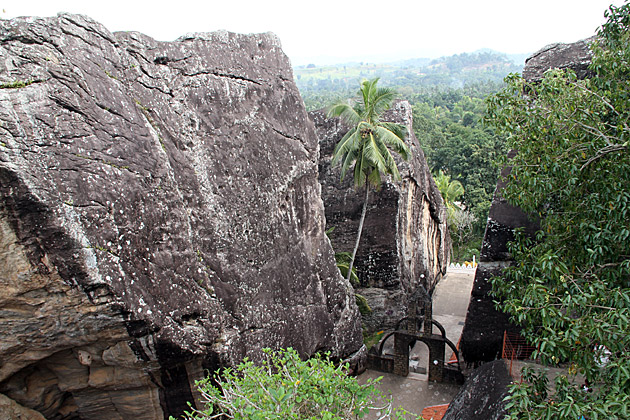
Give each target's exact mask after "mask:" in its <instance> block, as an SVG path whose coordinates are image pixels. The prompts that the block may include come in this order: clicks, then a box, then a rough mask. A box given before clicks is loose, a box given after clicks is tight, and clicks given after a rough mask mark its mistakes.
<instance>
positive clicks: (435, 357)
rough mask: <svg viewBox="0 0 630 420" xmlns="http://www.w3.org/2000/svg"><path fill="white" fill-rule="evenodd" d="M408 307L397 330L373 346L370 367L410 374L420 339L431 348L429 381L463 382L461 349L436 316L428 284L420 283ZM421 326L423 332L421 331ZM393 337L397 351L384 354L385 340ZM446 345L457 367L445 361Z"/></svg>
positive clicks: (405, 374) (369, 360) (388, 371)
mask: <svg viewBox="0 0 630 420" xmlns="http://www.w3.org/2000/svg"><path fill="white" fill-rule="evenodd" d="M407 307H408V310H407V316H406V317H404V318H402V319H401V320H399V321H398V323H397V324H396V328H395V329H394V331H393V332H390V333H389V334H387V335H385V336H384V337H383V339H382V340H381V341H380V343H379V344H378V345H376V346H373V347H372V348H371V349H370V352H369V353H368V368H370V369H374V370H379V371H382V372H387V373H393V374H395V375H400V376H407V375H408V374H409V350H410V348H411V347H413V344H414V343H415V342H416V341H421V342H423V343H425V344H426V345H427V347H428V348H429V368H428V376H429V380H430V381H437V382H452V383H460V384H461V383H463V382H464V375H463V374H462V370H461V365H460V361H459V351H458V350H457V348H456V347H455V345H453V343H452V342H451V341H450V340H449V339H448V338H446V331H445V330H444V327H442V325H441V324H440V323H439V322H437V321H436V320H434V319H433V315H432V314H433V303H432V299H431V296H430V295H429V293H427V291H426V290H425V289H424V287H422V286H420V287H419V288H418V289H416V291H415V292H414V293H413V294H412V295H411V297H410V298H409V302H408V305H407ZM419 308H420V309H421V313H420V314H419V313H418V309H419ZM419 326H420V327H421V328H422V331H419V329H418V327H419ZM433 326H436V327H437V328H438V330H439V331H440V334H433ZM391 337H393V338H394V354H393V355H390V354H383V347H384V345H385V342H386V341H387V340H388V339H390V338H391ZM446 346H449V347H450V348H451V349H452V350H453V352H454V354H455V356H456V358H457V364H456V365H455V367H453V366H451V365H449V364H447V363H445V361H444V351H445V350H446Z"/></svg>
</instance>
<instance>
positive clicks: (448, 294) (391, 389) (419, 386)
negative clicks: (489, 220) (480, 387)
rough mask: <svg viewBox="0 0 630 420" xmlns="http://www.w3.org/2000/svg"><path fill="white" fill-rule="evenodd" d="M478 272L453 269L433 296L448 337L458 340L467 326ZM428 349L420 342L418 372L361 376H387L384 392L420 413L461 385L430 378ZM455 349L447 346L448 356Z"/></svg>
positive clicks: (416, 355)
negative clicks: (470, 302)
mask: <svg viewBox="0 0 630 420" xmlns="http://www.w3.org/2000/svg"><path fill="white" fill-rule="evenodd" d="M474 276H475V275H474V271H473V270H457V271H455V270H452V271H451V272H449V274H448V275H447V276H446V277H445V278H444V279H443V280H442V281H441V282H440V283H439V284H438V285H437V287H436V290H435V293H434V296H433V317H434V319H436V320H437V321H438V322H439V323H441V324H442V325H443V326H444V328H445V330H446V336H447V338H448V339H449V340H451V341H452V342H453V343H455V344H457V342H458V341H459V337H460V335H461V332H462V329H463V328H464V321H465V319H466V311H467V310H468V302H469V300H470V291H471V289H472V284H473V280H474ZM434 328H435V327H434ZM428 353H429V352H428V349H427V347H426V346H425V345H424V344H423V343H421V342H418V343H416V345H415V347H414V349H413V351H412V354H411V359H412V360H411V363H410V366H411V368H412V369H414V370H415V371H416V373H410V374H409V376H407V377H406V378H405V377H401V376H397V375H392V374H387V373H383V372H377V371H372V370H368V371H366V372H365V373H363V374H362V375H360V376H359V381H360V382H361V383H364V382H365V381H367V380H368V379H369V378H372V379H374V378H377V377H379V376H383V379H382V381H381V383H380V385H379V388H380V389H381V391H383V393H384V394H386V395H391V396H392V400H393V403H394V407H402V408H404V409H405V410H407V411H410V412H412V413H415V414H417V415H420V413H421V412H422V409H423V408H424V407H427V406H430V405H439V404H447V403H449V402H450V401H451V400H452V399H453V397H454V396H455V395H456V394H457V392H458V391H459V386H457V385H448V384H441V383H436V382H429V381H428V379H427V375H426V374H424V372H426V369H427V367H428V363H429V360H428V358H429V354H428ZM451 353H452V352H451V350H450V349H449V348H448V347H447V350H446V360H448V359H449V358H450V357H451ZM377 418H378V415H377V413H376V412H374V413H370V416H368V417H367V419H368V420H372V419H377Z"/></svg>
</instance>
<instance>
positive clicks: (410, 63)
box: [294, 52, 523, 261]
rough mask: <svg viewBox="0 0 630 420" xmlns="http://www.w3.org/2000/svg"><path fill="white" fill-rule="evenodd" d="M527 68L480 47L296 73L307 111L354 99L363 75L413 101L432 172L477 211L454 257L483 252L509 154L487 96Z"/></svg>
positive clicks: (419, 135) (416, 128) (415, 121)
mask: <svg viewBox="0 0 630 420" xmlns="http://www.w3.org/2000/svg"><path fill="white" fill-rule="evenodd" d="M522 68H523V65H522V64H521V63H520V62H519V64H516V63H515V62H514V61H513V60H511V59H510V58H508V57H507V56H506V55H504V54H499V53H495V52H478V53H471V54H467V53H464V54H458V55H453V56H450V57H442V58H439V59H435V60H429V59H415V60H406V61H401V62H397V63H388V64H371V63H347V64H339V65H333V66H316V65H312V64H311V65H308V66H299V67H296V68H294V74H295V79H296V83H297V86H298V88H299V90H300V93H301V95H302V97H303V99H304V103H305V105H306V108H307V109H308V110H309V111H310V110H315V109H321V108H325V107H327V106H329V105H331V104H332V103H334V102H336V101H338V100H342V99H349V98H352V97H354V96H355V95H356V93H357V90H358V87H359V83H360V81H361V80H363V79H373V78H375V77H379V78H380V82H379V85H382V86H390V87H394V88H395V89H396V90H397V92H398V93H399V97H400V98H401V99H405V100H407V101H409V102H410V103H411V105H412V109H413V130H414V133H415V135H416V137H417V138H418V140H419V141H420V144H421V146H422V148H423V150H424V153H425V156H426V158H427V161H428V164H429V167H430V169H431V171H432V173H433V174H434V176H437V174H438V173H439V171H443V172H444V173H445V174H447V175H449V176H450V177H451V179H452V180H456V181H459V182H461V184H462V186H463V187H464V190H465V193H464V195H463V196H462V197H461V199H460V200H461V205H462V207H463V208H465V209H466V210H467V211H468V212H470V213H471V214H472V215H473V216H474V219H475V221H474V222H473V223H472V225H470V226H469V227H468V228H467V229H468V231H467V232H456V231H453V230H452V231H451V236H452V237H453V240H454V244H455V249H454V259H455V260H458V261H464V260H470V259H471V258H472V255H477V256H478V255H479V250H480V246H481V238H482V236H483V232H484V229H485V225H486V220H487V217H488V210H489V208H490V204H491V202H492V194H493V192H494V189H495V186H496V182H497V178H498V174H499V168H498V166H497V165H496V163H495V162H496V161H497V160H498V159H499V158H500V157H501V156H503V155H504V154H505V153H506V152H507V150H506V142H505V139H504V138H503V137H501V136H499V135H496V134H495V133H494V132H493V131H492V130H491V129H489V128H487V127H485V126H484V125H483V123H482V118H483V115H484V113H485V110H486V105H485V98H486V97H487V96H488V95H490V94H492V93H495V92H497V91H499V90H500V89H501V87H502V86H503V79H504V77H505V76H507V75H508V74H509V73H516V72H521V71H522Z"/></svg>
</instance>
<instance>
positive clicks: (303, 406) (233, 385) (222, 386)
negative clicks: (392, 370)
mask: <svg viewBox="0 0 630 420" xmlns="http://www.w3.org/2000/svg"><path fill="white" fill-rule="evenodd" d="M263 353H264V356H265V357H264V359H263V361H262V363H261V364H255V363H254V362H252V361H251V360H248V359H245V360H244V361H243V362H242V363H241V364H240V365H238V366H237V367H236V368H234V369H231V368H227V369H224V370H222V371H221V372H220V373H216V374H215V375H214V377H213V378H211V377H207V378H206V379H204V380H202V381H198V382H197V383H196V385H197V387H198V389H199V391H200V393H201V395H202V402H203V403H204V407H203V408H202V409H201V410H197V409H192V411H191V412H186V415H185V418H186V419H188V420H209V419H214V418H222V416H224V415H225V416H226V417H225V418H233V419H247V420H257V419H260V420H263V419H265V420H266V419H282V420H285V419H300V420H303V419H312V420H315V419H316V420H322V419H325V420H333V419H334V420H342V419H359V418H363V417H364V416H365V415H366V414H367V413H368V412H369V411H370V409H379V410H381V417H380V418H381V419H389V418H391V417H390V413H391V401H389V400H386V399H384V398H383V396H382V394H381V393H380V391H379V390H377V389H376V387H375V386H374V385H375V383H377V382H378V381H379V380H380V378H379V379H377V380H376V381H371V380H370V381H368V382H367V383H366V384H365V385H360V384H359V383H358V382H357V380H356V378H353V377H350V376H348V375H347V374H346V371H347V368H348V366H347V364H346V365H340V366H335V364H334V363H332V362H331V361H330V360H328V359H327V358H323V357H321V356H317V357H315V358H312V359H308V360H305V361H303V360H301V359H300V356H299V355H298V353H297V352H296V351H295V350H293V349H291V348H288V349H287V350H278V351H272V350H270V349H264V350H263ZM373 401H384V404H383V406H382V407H379V408H376V407H371V405H372V403H373ZM400 416H402V414H399V416H398V417H397V418H401V417H400ZM171 420H174V419H173V418H171Z"/></svg>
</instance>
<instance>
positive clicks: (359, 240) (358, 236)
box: [346, 180, 370, 283]
mask: <svg viewBox="0 0 630 420" xmlns="http://www.w3.org/2000/svg"><path fill="white" fill-rule="evenodd" d="M369 194H370V184H368V182H367V180H366V182H365V199H364V201H363V211H362V212H361V220H360V221H359V232H358V233H357V242H356V243H355V244H354V250H353V251H352V259H351V260H350V267H348V277H347V278H346V280H347V281H348V283H350V277H351V276H352V266H354V257H356V256H357V250H358V249H359V242H361V232H363V222H364V221H365V213H367V206H368V199H369Z"/></svg>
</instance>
